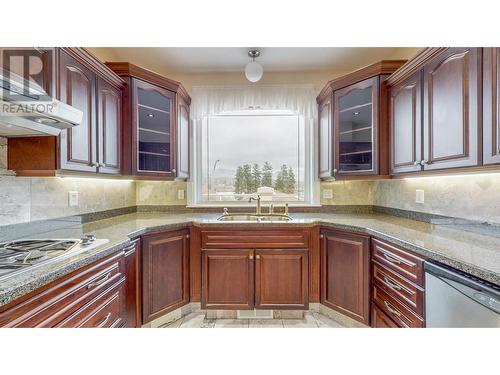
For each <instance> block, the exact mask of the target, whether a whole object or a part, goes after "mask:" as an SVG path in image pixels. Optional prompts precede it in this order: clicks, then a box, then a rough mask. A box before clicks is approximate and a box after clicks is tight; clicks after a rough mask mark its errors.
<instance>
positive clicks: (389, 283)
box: [384, 276, 402, 290]
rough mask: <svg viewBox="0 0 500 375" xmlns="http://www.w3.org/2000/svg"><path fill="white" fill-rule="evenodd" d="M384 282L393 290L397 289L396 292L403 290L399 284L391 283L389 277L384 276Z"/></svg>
mask: <svg viewBox="0 0 500 375" xmlns="http://www.w3.org/2000/svg"><path fill="white" fill-rule="evenodd" d="M384 281H385V283H386V284H387V285H388V286H389V288H391V289H395V290H401V289H402V288H401V286H399V285H398V284H394V283H393V282H391V281H390V280H389V278H388V277H387V276H384Z"/></svg>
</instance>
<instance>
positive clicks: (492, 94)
mask: <svg viewBox="0 0 500 375" xmlns="http://www.w3.org/2000/svg"><path fill="white" fill-rule="evenodd" d="M483 59H484V65H483V66H484V70H483V77H484V80H483V93H484V95H483V106H484V107H483V108H484V109H483V152H484V155H483V162H484V164H497V163H500V48H485V49H484V54H483Z"/></svg>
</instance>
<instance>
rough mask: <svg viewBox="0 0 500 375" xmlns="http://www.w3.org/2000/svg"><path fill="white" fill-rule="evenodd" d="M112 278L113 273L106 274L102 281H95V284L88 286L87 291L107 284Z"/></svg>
mask: <svg viewBox="0 0 500 375" xmlns="http://www.w3.org/2000/svg"><path fill="white" fill-rule="evenodd" d="M110 276H111V272H108V273H107V274H106V276H104V277H103V278H102V279H100V280H97V281H94V282H92V283H90V284H89V285H87V289H91V288H94V287H96V286H99V285H101V284H103V283H104V282H106V281H107V280H108V279H109V277H110Z"/></svg>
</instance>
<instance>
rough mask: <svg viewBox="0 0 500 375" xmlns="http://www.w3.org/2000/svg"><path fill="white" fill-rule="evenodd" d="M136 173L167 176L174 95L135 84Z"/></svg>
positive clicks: (143, 83)
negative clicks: (163, 174)
mask: <svg viewBox="0 0 500 375" xmlns="http://www.w3.org/2000/svg"><path fill="white" fill-rule="evenodd" d="M136 98H137V146H136V147H137V166H136V169H137V171H138V172H156V173H170V172H172V167H173V155H172V152H173V142H172V139H173V137H172V126H173V121H172V111H173V99H174V93H172V92H170V91H168V90H163V89H160V88H158V87H156V86H153V85H150V84H147V83H145V82H140V83H137V90H136Z"/></svg>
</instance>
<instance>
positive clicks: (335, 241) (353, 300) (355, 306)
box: [320, 229, 370, 324]
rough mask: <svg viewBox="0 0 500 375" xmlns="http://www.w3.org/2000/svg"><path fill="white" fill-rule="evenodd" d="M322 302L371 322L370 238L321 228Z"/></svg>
mask: <svg viewBox="0 0 500 375" xmlns="http://www.w3.org/2000/svg"><path fill="white" fill-rule="evenodd" d="M320 237H321V303H322V304H324V305H325V306H327V307H330V308H332V309H334V310H337V311H339V312H340V313H342V314H345V315H347V316H349V317H351V318H353V319H356V320H358V321H360V322H363V323H365V324H369V321H370V269H369V267H370V238H369V237H368V236H363V235H359V234H352V233H349V232H340V231H334V230H329V229H323V230H322V231H321V235H320Z"/></svg>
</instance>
